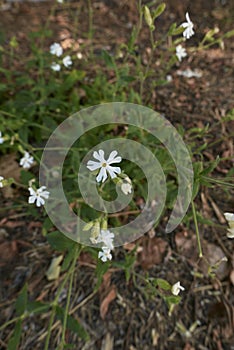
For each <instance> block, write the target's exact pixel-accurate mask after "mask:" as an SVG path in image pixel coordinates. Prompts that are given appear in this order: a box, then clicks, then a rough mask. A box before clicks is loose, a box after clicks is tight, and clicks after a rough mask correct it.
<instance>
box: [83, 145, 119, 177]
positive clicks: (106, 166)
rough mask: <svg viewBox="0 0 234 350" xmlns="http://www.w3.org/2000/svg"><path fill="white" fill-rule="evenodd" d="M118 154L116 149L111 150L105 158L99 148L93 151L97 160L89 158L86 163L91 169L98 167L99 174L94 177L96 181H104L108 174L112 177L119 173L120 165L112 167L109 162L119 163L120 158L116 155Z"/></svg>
mask: <svg viewBox="0 0 234 350" xmlns="http://www.w3.org/2000/svg"><path fill="white" fill-rule="evenodd" d="M117 154H118V152H117V151H112V152H111V154H110V155H109V158H108V159H107V160H105V158H104V151H103V150H102V149H100V150H99V151H98V152H96V151H95V152H94V153H93V157H94V158H95V159H97V160H98V162H96V161H93V160H89V161H88V163H87V168H88V169H89V170H91V171H94V170H97V169H100V171H99V174H98V175H97V177H96V180H97V182H100V181H102V182H104V181H105V180H106V179H107V177H108V174H109V175H110V177H111V178H112V179H114V178H115V177H116V176H117V175H116V174H120V173H121V169H120V167H113V166H111V164H113V163H120V162H121V160H122V158H121V157H120V156H118V157H116V155H117Z"/></svg>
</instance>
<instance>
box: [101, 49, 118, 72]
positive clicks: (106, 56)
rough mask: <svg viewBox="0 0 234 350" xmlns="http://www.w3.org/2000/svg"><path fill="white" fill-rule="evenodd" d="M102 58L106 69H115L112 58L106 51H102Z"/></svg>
mask: <svg viewBox="0 0 234 350" xmlns="http://www.w3.org/2000/svg"><path fill="white" fill-rule="evenodd" d="M102 58H103V59H104V61H105V64H106V66H107V67H108V68H111V69H115V68H116V64H115V60H114V57H113V56H111V55H110V54H109V53H108V52H107V51H106V50H103V51H102Z"/></svg>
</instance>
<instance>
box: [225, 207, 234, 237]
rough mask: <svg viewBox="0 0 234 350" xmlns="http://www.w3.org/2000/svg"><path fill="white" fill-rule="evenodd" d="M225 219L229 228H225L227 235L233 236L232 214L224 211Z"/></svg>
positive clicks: (233, 222) (233, 215) (233, 217)
mask: <svg viewBox="0 0 234 350" xmlns="http://www.w3.org/2000/svg"><path fill="white" fill-rule="evenodd" d="M224 216H225V219H226V220H227V222H228V225H229V228H228V230H227V237H228V238H234V214H233V213H224Z"/></svg>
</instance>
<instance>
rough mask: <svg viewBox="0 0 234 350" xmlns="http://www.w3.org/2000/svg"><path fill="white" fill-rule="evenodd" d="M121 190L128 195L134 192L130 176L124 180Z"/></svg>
mask: <svg viewBox="0 0 234 350" xmlns="http://www.w3.org/2000/svg"><path fill="white" fill-rule="evenodd" d="M121 191H122V192H123V193H124V194H126V195H128V194H130V193H131V192H132V181H131V180H130V179H129V177H128V176H127V177H125V178H124V181H123V183H122V185H121Z"/></svg>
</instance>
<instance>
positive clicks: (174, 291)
mask: <svg viewBox="0 0 234 350" xmlns="http://www.w3.org/2000/svg"><path fill="white" fill-rule="evenodd" d="M181 290H185V288H184V287H183V286H181V284H180V281H178V282H176V283H175V284H173V286H172V287H171V292H172V294H173V295H179V293H180V291H181Z"/></svg>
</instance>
